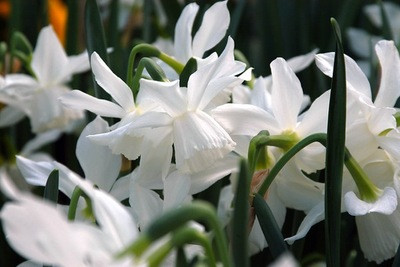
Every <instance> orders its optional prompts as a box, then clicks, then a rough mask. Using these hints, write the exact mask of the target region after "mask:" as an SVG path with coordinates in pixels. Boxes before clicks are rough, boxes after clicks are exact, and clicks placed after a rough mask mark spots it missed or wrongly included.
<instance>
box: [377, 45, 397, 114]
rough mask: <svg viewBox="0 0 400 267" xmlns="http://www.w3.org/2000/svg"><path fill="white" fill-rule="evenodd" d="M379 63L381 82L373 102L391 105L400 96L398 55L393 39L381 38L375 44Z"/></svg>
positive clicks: (379, 104)
mask: <svg viewBox="0 0 400 267" xmlns="http://www.w3.org/2000/svg"><path fill="white" fill-rule="evenodd" d="M375 51H376V54H377V56H378V59H379V63H380V65H381V77H380V80H381V83H380V86H379V91H378V94H377V96H376V99H375V102H374V104H375V105H376V106H377V107H393V106H394V104H395V103H396V101H397V99H398V98H399V96H400V75H399V73H400V57H399V52H398V51H397V47H396V45H395V44H394V42H393V41H386V40H382V41H380V42H378V44H377V45H376V46H375Z"/></svg>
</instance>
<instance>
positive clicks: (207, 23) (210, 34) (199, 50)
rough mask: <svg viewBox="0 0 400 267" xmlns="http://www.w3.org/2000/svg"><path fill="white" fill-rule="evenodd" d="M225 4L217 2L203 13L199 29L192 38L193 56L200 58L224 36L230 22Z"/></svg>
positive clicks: (224, 2)
mask: <svg viewBox="0 0 400 267" xmlns="http://www.w3.org/2000/svg"><path fill="white" fill-rule="evenodd" d="M227 2H228V1H221V2H217V3H215V4H214V5H212V6H211V7H210V8H209V9H207V11H206V12H205V13H204V16H203V20H202V22H201V25H200V28H199V30H198V31H197V32H196V35H195V36H194V38H193V45H192V47H193V56H195V57H199V58H202V57H203V54H204V52H206V51H207V50H209V49H211V48H213V47H214V46H215V45H216V44H218V43H219V41H221V39H222V38H223V37H224V36H225V34H226V30H227V29H228V26H229V22H230V16H229V10H228V8H227Z"/></svg>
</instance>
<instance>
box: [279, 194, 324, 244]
mask: <svg viewBox="0 0 400 267" xmlns="http://www.w3.org/2000/svg"><path fill="white" fill-rule="evenodd" d="M324 206H325V203H324V202H323V201H322V202H321V203H319V204H318V205H316V206H315V207H314V208H312V209H311V210H310V212H309V213H308V214H307V215H306V217H305V218H304V220H303V221H302V222H301V224H300V226H299V229H298V230H297V233H296V234H295V235H294V236H292V237H288V238H285V241H286V242H288V243H289V244H290V245H291V244H293V243H294V241H296V240H299V239H301V238H303V237H305V236H306V235H307V233H308V231H310V229H311V227H312V226H313V225H314V224H317V223H318V222H320V221H322V220H323V219H324V210H325V208H324Z"/></svg>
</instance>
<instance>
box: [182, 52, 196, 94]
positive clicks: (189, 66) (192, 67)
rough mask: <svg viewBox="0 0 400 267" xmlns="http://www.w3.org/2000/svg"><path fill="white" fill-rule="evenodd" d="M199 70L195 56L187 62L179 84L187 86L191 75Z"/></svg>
mask: <svg viewBox="0 0 400 267" xmlns="http://www.w3.org/2000/svg"><path fill="white" fill-rule="evenodd" d="M196 70H197V61H196V59H195V58H190V59H189V60H188V62H187V63H186V65H185V67H184V68H183V71H182V73H181V75H179V86H180V87H187V83H188V81H189V78H190V75H192V74H193V73H194V72H195V71H196Z"/></svg>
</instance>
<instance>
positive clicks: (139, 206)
mask: <svg viewBox="0 0 400 267" xmlns="http://www.w3.org/2000/svg"><path fill="white" fill-rule="evenodd" d="M129 204H130V205H131V207H132V209H133V210H134V211H135V213H136V215H137V218H138V222H139V225H140V228H141V229H144V228H146V226H147V225H148V224H149V223H150V222H151V221H152V220H154V218H156V217H158V216H160V214H161V213H162V205H163V202H162V199H161V198H160V196H159V195H158V194H157V193H156V192H154V191H152V190H149V189H147V188H145V187H142V186H140V185H139V184H138V183H135V182H133V183H132V184H131V195H130V198H129Z"/></svg>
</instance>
